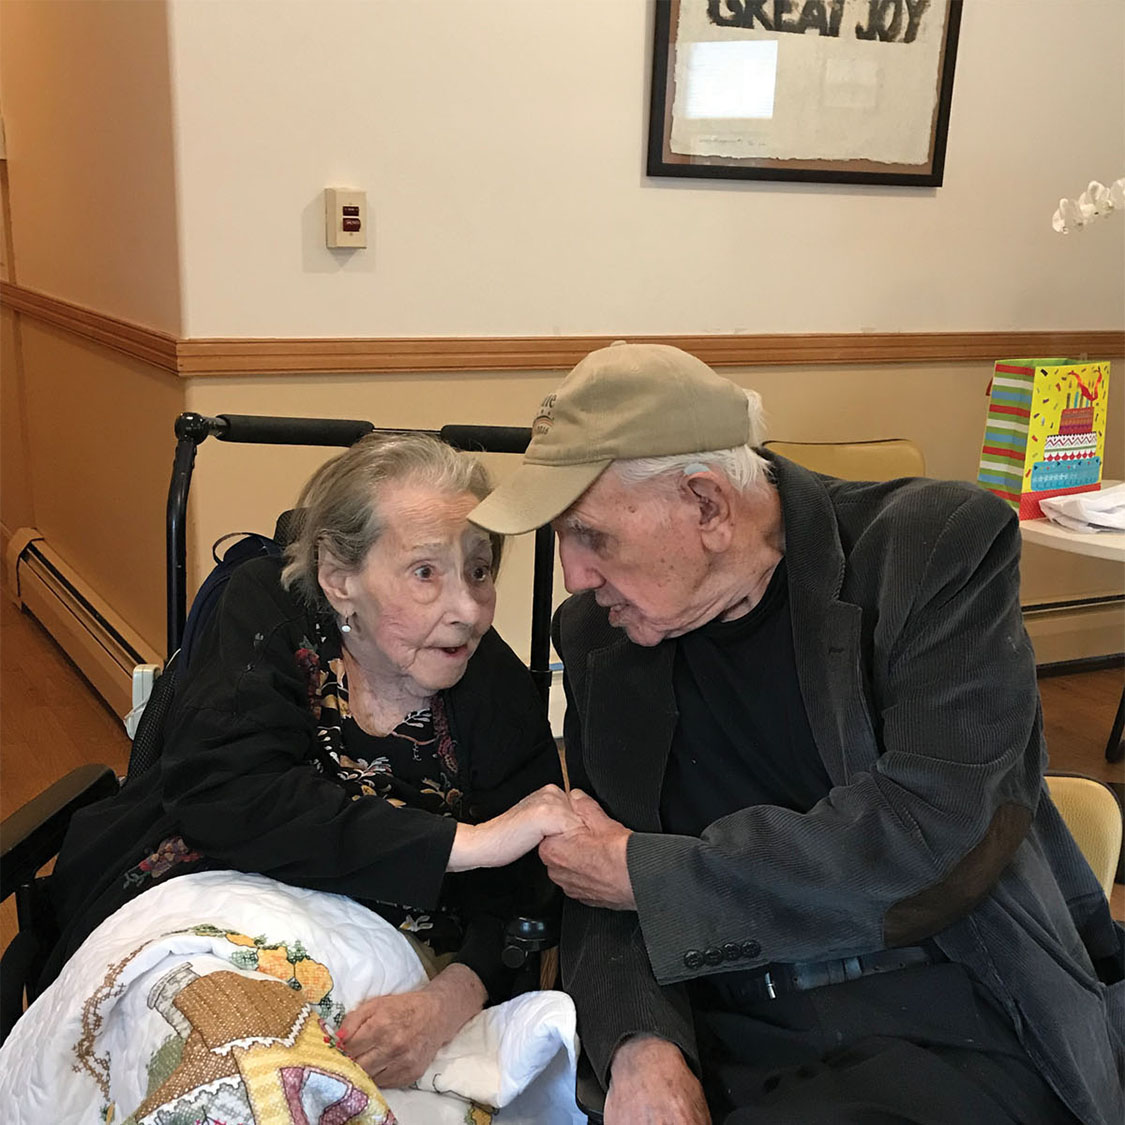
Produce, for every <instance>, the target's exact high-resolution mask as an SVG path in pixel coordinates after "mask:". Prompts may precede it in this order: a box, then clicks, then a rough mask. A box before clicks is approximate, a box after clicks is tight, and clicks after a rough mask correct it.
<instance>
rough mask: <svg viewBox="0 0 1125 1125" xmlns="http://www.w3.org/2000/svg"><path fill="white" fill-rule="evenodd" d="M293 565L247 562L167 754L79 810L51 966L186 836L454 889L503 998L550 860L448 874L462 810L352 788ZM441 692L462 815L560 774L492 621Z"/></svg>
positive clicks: (397, 891) (469, 945)
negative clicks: (168, 845) (326, 721)
mask: <svg viewBox="0 0 1125 1125" xmlns="http://www.w3.org/2000/svg"><path fill="white" fill-rule="evenodd" d="M280 567H281V563H280V561H279V560H276V559H257V560H254V561H252V562H248V563H246V564H244V565H243V566H241V567H240V568H239V569H238V570H237V571H236V572H235V574H234V575H233V576H232V577H231V579H230V582H229V583H228V584H227V587H226V589H225V590H224V592H223V595H222V598H221V601H220V603H219V605H218V606H217V608H216V610H215V612H214V614H213V616H212V618H211V620H210V621H208V622H207V623H206V625H205V626H204V628H203V631H202V633H201V635H200V637H199V640H198V643H197V645H196V647H195V650H194V652H193V655H192V663H191V667H190V668H189V669H188V670H187V673H186V674H185V679H184V682H183V683H182V684H181V685H180V686H179V688H178V691H177V697H176V702H175V705H174V707H173V710H172V712H171V714H170V716H169V719H168V725H167V731H168V735H167V740H166V743H165V746H164V750H163V753H162V755H161V758H160V761H159V763H158V765H156V766H154V767H153V768H152V769H150V770H149V771H148V772H147V773H145V774H142V775H141V776H140V777H139V778H137V779H135V780H134V781H132V782H130V783H129V784H128V785H126V786H125V787H124V789H123V790H122V791H121V793H120V794H118V795H117V796H116V797H113V798H110V799H109V800H107V801H103V802H100V803H99V804H97V805H94V806H91V807H90V808H89V809H87V810H83V811H82V812H80V813H79V814H78V815H77V816H76V817H75V819H74V822H73V824H72V826H71V828H70V831H69V832H68V834H67V838H66V840H65V842H64V845H63V848H62V851H61V853H60V856H59V862H58V865H57V867H56V874H55V878H54V879H53V880H52V885H51V891H52V898H53V901H54V902H55V904H56V911H57V913H58V915H59V917H60V918H62V919H63V920H64V937H65V940H64V942H63V948H62V950H61V956H57V957H56V958H55V962H56V964H55V966H54V967H53V968H54V971H57V967H58V966H61V964H62V959H63V958H65V956H69V954H70V952H72V951H73V950H74V949H75V948H76V947H77V945H78V944H79V943H80V942H81V941H82V940H83V939H84V938H85V937H86V935H88V934H89V933H90V932H91V931H92V930H93V929H94V927H95V926H97V925H98V923H100V922H101V921H102V920H103V919H104V918H106V917H108V915H109V914H110V913H112V912H113V910H115V909H116V908H117V907H118V906H119V905H121V903H123V902H124V901H126V900H127V899H128V898H130V897H132V896H133V894H135V893H136V892H135V890H132V889H131V887H130V886H126V885H124V881H123V875H124V872H126V871H128V870H130V869H131V868H132V867H133V866H134V865H135V864H136V863H137V862H138V861H139V860H140V859H141V858H143V857H144V856H146V855H148V854H150V852H151V851H152V850H153V849H154V848H155V847H156V846H157V845H158V844H159V843H160V842H161V841H162V840H164V839H166V838H168V837H170V836H176V835H180V836H182V837H183V839H184V841H185V843H186V844H187V845H188V846H189V847H191V848H193V849H196V850H198V851H200V852H202V853H203V854H204V856H205V857H206V859H207V863H208V865H209V866H211V867H221V868H229V869H232V870H238V871H252V872H260V873H262V874H264V875H269V876H271V877H273V878H275V879H278V880H280V881H282V882H286V883H291V884H293V885H295V886H301V887H309V888H312V889H317V890H325V891H331V892H334V893H336V894H346V895H349V896H351V897H352V898H356V899H359V900H361V901H363V900H368V901H376V900H377V901H386V902H393V903H397V904H400V905H404V906H411V907H417V908H419V909H423V910H424V909H433V908H435V907H437V906H438V905H439V904H447V903H448V902H450V901H451V900H453V901H455V902H456V903H457V905H458V906H459V907H460V908H461V909H462V912H463V913H464V914H465V915H466V917H467V923H468V924H467V932H466V938H465V943H464V945H463V947H462V949H461V951H460V953H459V955H458V959H459V960H461V961H463V962H465V963H466V964H468V965H469V966H470V967H471V968H473V969H474V970H475V971H476V972H477V973H478V974H479V975H480V976H481V978H482V979H483V980H484V981H485V984H486V986H487V987H488V988H489V992H490V995H491V996H492V997H493V998H494V999H495V998H497V997H498V995H502V994H503V991H504V973H503V970H502V968H501V966H500V960H499V954H500V943H501V941H502V937H503V927H504V922H505V921H506V919H507V918H508V917H511V916H514V915H515V914H519V913H526V912H528V911H531V910H534V909H536V908H537V907H539V906H540V905H541V902H542V899H543V898H544V896H545V894H546V892H545V890H544V888H545V887H546V885H547V884H546V880H545V876H544V873H543V869H542V866H541V864H540V863H539V861H538V858H537V857H536V856H535V854H534V853H532V854H531V855H530V856H525V857H524V859H523V860H521V861H518V862H517V863H516V864H513V865H511V866H510V867H507V868H502V869H498V870H495V871H486V870H481V871H472V872H465V873H462V874H458V875H446V873H445V866H446V863H447V861H448V859H449V852H450V848H451V847H452V843H453V835H454V832H455V829H456V822H455V821H453V820H452V819H449V818H446V817H440V816H437V815H435V814H433V813H429V812H424V811H421V810H417V809H410V808H397V807H395V806H393V805H391V804H389V803H388V802H386V801H384V800H382V799H380V798H378V797H368V798H362V799H359V800H353V799H352V798H351V797H350V796H349V794H348V793H347V792H345V790H344V789H343V788H342V787H341V786H340V785H338V784H337V783H336V782H335V781H334V780H333V779H332V778H331V777H329V776H327V775H326V774H323V773H320V772H317V771H316V770H315V769H314V768H313V766H312V762H313V760H314V758H315V757H316V753H315V732H316V723H315V719H314V717H313V714H312V711H311V710H310V706H309V698H308V684H307V680H306V677H305V674H304V673H303V672H302V670H301V669H300V667H299V666H298V661H297V659H296V656H295V654H296V653H297V652H298V650H300V649H301V648H303V647H304V646H305V645H306V644H307V639H308V637H310V636H311V635H313V630H314V626H315V625H316V621H315V620H314V619H313V617H312V616H311V615H310V613H309V611H308V610H307V609H306V608H305V607H304V606H302V605H301V604H300V603H299V602H298V601H297V600H296V599H295V598H294V597H293V596H292V595H290V594H289V593H288V592H286V591H285V590H284V589H283V588H282V586H281V584H280V581H279V574H280ZM322 628H323V623H322ZM443 695H444V702H445V704H446V713H447V716H448V718H449V723H450V728H451V734H452V735H453V737H454V739H455V741H456V743H457V746H458V751H459V754H460V757H461V761H462V764H463V772H464V775H465V776H466V777H467V779H468V784H467V792H466V795H465V799H464V801H463V808H464V809H465V810H466V816H465V819H467V820H469V821H472V822H477V821H482V820H487V819H489V818H490V817H492V816H495V815H496V814H497V813H500V812H502V811H504V810H505V809H507V808H509V807H510V806H511V805H513V804H515V803H516V802H517V801H519V800H520V799H521V798H522V797H524V796H526V795H527V794H528V793H530V792H532V791H533V790H535V789H537V788H539V787H540V786H542V785H546V784H547V783H549V782H553V783H555V784H558V785H561V784H562V776H561V768H560V765H559V758H558V753H557V750H556V748H555V743H554V740H553V739H552V737H551V732H550V727H549V725H548V723H547V720H546V716H545V715H544V713H543V707H542V703H541V701H540V698H539V695H538V693H537V692H536V689H535V686H534V684H533V682H532V680H531V677H530V675H529V674H528V672H527V669H526V668H525V667H524V665H523V664H522V663H521V662H520V661H519V659H518V658H517V657H516V656H515V654H514V653H513V652H512V651H511V649H509V648H508V646H507V645H506V644H505V643H504V642H503V641H502V640H501V639H500V637H499V635H498V634H497V633H496V632H495V631H492V630H490V631H489V632H488V633H487V634H486V635H485V636H484V637H483V638H482V640H481V643H480V645H479V646H478V648H477V651H476V652H475V653H474V654H473V656H472V658H471V659H470V660H469V664H468V667H467V669H466V671H465V675H464V676H463V677H462V679H461V680H460V682H459V683H457V684H456V685H455V686H454V687H452V688H450V689H449V690H448V691H447V692H445V693H443ZM51 975H53V973H52V974H51Z"/></svg>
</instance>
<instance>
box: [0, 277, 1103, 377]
mask: <svg viewBox="0 0 1125 1125" xmlns="http://www.w3.org/2000/svg"><path fill="white" fill-rule="evenodd" d="M0 304H3V305H4V306H6V307H8V308H11V309H13V310H14V311H16V312H18V313H21V314H22V315H24V316H27V317H31V318H33V319H35V320H38V321H41V322H43V323H45V324H50V325H52V326H53V327H55V328H61V329H62V330H64V331H66V332H70V333H72V334H73V335H75V336H80V337H83V338H84V339H87V340H92V341H93V342H94V343H97V344H101V345H103V346H105V347H107V348H112V349H113V350H114V351H118V352H122V353H124V354H125V355H128V356H132V357H133V358H135V359H140V360H143V361H144V362H145V363H149V364H152V365H153V366H155V367H158V368H161V369H163V370H165V371H170V372H172V373H173V374H176V375H181V376H185V377H192V378H195V377H201V376H224V375H225V376H243V375H290V374H291V375H310V374H312V375H316V374H333V375H336V374H356V375H358V374H364V375H386V374H394V373H397V372H408V371H409V372H458V371H460V372H469V371H547V370H565V369H567V368H569V367H573V366H574V364H576V363H577V362H578V361H579V360H580V359H581V358H582V357H583V356H584V355H586V353H587V352H590V351H592V350H593V349H594V348H598V347H602V346H603V345H605V344H608V343H611V342H612V341H613V340H615V339H618V338H619V337H618V336H614V335H605V336H487V337H472V336H448V337H446V336H426V337H404V338H394V337H371V338H357V339H347V338H343V337H324V338H317V339H309V338H297V337H293V338H276V339H232V340H222V339H214V340H211V339H179V338H177V337H174V336H170V335H168V334H166V333H164V332H157V331H155V330H154V329H151V328H145V327H143V326H141V325H138V324H132V323H130V322H128V321H124V320H119V319H117V318H116V317H111V316H106V315H105V314H104V313H99V312H94V311H93V310H92V309H86V308H82V307H81V306H79V305H74V304H71V303H70V302H68V301H61V300H59V299H58V298H56V297H50V296H48V295H47V294H45V293H38V292H36V291H34V290H32V289H26V288H24V287H23V286H20V285H15V284H12V283H10V282H0ZM629 339H630V340H632V341H634V342H647V343H661V344H675V345H676V346H677V347H681V348H684V349H685V350H686V351H689V352H691V353H692V354H693V355H697V356H698V357H699V358H700V359H702V360H704V361H705V362H706V363H709V364H711V365H712V366H715V367H757V366H765V365H769V366H773V367H780V366H785V365H794V364H873V363H941V362H966V361H992V360H995V359H999V358H1002V357H1004V356H1053V355H1058V356H1067V357H1073V358H1079V357H1081V356H1083V355H1088V356H1091V357H1093V358H1098V359H1101V358H1107V359H1112V358H1114V357H1119V356H1122V355H1125V333H1123V332H1121V331H1117V330H1113V329H1108V330H1106V329H1091V330H1088V331H1067V332H1031V331H1024V332H1019V331H1010V332H866V333H831V332H828V333H813V334H807V335H806V334H796V335H780V334H779V335H772V334H770V335H767V334H754V335H725V334H721V333H713V334H707V335H690V336H689V335H683V336H637V335H629Z"/></svg>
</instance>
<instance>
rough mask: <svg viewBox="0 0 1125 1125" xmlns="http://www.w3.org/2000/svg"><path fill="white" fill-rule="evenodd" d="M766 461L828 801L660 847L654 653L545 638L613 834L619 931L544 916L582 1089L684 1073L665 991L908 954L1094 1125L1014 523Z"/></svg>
mask: <svg viewBox="0 0 1125 1125" xmlns="http://www.w3.org/2000/svg"><path fill="white" fill-rule="evenodd" d="M767 456H768V455H767ZM769 459H770V461H771V464H772V467H773V473H774V479H775V481H776V484H777V487H778V489H779V492H780V495H781V502H782V511H783V516H784V521H785V538H786V561H787V569H788V582H789V596H790V604H791V607H792V620H793V637H794V644H795V649H796V662H797V671H798V676H799V679H800V687H801V694H802V697H803V699H804V702H805V708H806V710H807V712H808V717H809V722H810V724H811V727H812V731H813V735H814V737H815V739H816V744H817V748H818V750H819V752H820V755H821V758H822V760H823V762H824V765H825V768H826V770H827V772H828V775H829V777H830V778H831V780H832V784H833V788H832V790H831V792H830V793H829V794H828V796H827V797H826V798H825V799H824V800H822V801H821V802H819V803H818V804H817V805H816V806H815V807H814V808H813V809H811V810H810V811H809V812H807V813H805V814H798V813H794V812H792V811H789V810H786V809H782V808H778V807H774V806H768V805H761V806H755V807H752V808H747V809H743V810H741V811H740V812H737V813H734V814H732V815H730V816H727V817H724V818H722V819H721V820H718V821H716V822H715V823H714V824H711V825H710V826H709V827H708V828H707V829H706V830H705V831H704V833H703V835H702V837H701V838H698V839H697V838H694V837H686V836H674V835H670V834H664V833H662V832H661V825H660V816H659V802H660V790H661V784H662V781H663V776H664V769H665V764H666V761H667V755H668V751H669V747H670V745H671V740H672V735H673V731H674V729H675V724H676V719H677V715H676V710H675V702H674V699H673V692H672V659H673V653H674V647H673V644H672V643H668V642H666V643H662V644H660V645H657V646H655V647H653V648H642V647H640V646H638V645H635V644H633V643H631V642H630V641H629V640H628V638H627V637H626V636H625V635H624V633H622V632H620V631H619V630H615V629H613V628H612V627H611V626H610V625H609V624H608V621H607V619H606V612H605V611H604V610H603V609H601V608H600V607H599V606H598V605H597V604H596V602H595V601H594V599H593V596H592V595H591V594H590V593H585V594H580V595H577V596H575V597H573V598H570V599H568V601H566V602H565V603H564V604H563V605H562V607H561V608H560V609H559V611H558V613H557V614H556V618H555V622H554V639H555V645H556V647H557V649H558V651H559V653H560V654H561V656H562V658H563V661H564V664H565V668H566V675H565V680H566V691H567V715H566V723H565V735H566V750H567V764H568V768H569V773H570V780H571V784H572V785H575V786H580V787H582V788H585V789H587V791H588V792H590V793H592V794H593V795H594V796H595V797H596V798H597V799H598V800H599V801H600V802H601V803H602V805H603V806H604V808H605V809H606V811H607V812H608V813H609V814H610V815H611V816H613V817H615V818H616V819H618V820H620V821H621V822H623V823H624V824H625V825H627V826H628V827H629V828H631V829H633V830H634V834H633V835H632V836H631V837H630V840H629V846H628V863H629V873H630V876H631V879H632V884H633V889H634V893H635V897H636V901H637V911H636V912H635V913H634V912H632V911H612V910H600V909H591V908H589V907H585V906H582V905H581V904H579V903H575V902H570V901H568V902H567V905H566V911H565V915H564V925H563V940H562V970H563V982H564V986H565V987H566V988H567V990H568V991H569V992H571V994H572V995H573V996H574V999H575V1002H576V1004H577V1007H578V1014H579V1020H580V1031H581V1034H582V1037H583V1042H584V1044H585V1047H586V1050H587V1052H588V1053H589V1055H590V1058H591V1061H592V1062H593V1064H594V1066H595V1069H596V1070H597V1071H598V1072H599V1074H600V1075H601V1077H602V1078H603V1080H604V1079H605V1077H606V1072H607V1069H608V1065H609V1062H610V1058H611V1056H612V1053H613V1050H614V1049H615V1047H616V1046H617V1044H618V1043H619V1042H620V1041H621V1039H622V1038H623V1037H625V1036H627V1035H629V1034H632V1033H636V1032H652V1033H656V1034H659V1035H661V1036H663V1037H664V1038H666V1039H669V1040H671V1041H672V1042H675V1043H677V1044H678V1045H679V1046H680V1047H681V1048H682V1049H683V1050H684V1052H685V1053H686V1055H687V1056H688V1058H689V1059H691V1060H693V1061H696V1047H695V1039H694V1032H693V1028H692V1018H691V1011H690V1006H689V1003H688V999H687V995H686V990H685V989H684V987H683V986H682V985H681V984H680V983H679V982H682V981H686V980H689V979H691V978H693V977H698V976H703V975H705V974H707V973H711V972H717V971H729V970H731V969H737V968H746V969H752V968H755V967H758V966H761V965H764V964H767V963H769V962H774V961H781V962H785V961H807V960H821V959H827V958H832V957H844V956H852V955H856V954H861V953H865V952H871V951H874V950H879V949H884V948H888V947H893V946H898V945H910V944H914V943H916V942H918V941H920V940H921V939H923V938H926V937H933V938H934V939H935V940H936V942H937V944H938V945H939V946H940V948H941V949H942V950H943V952H944V953H945V954H946V955H947V956H948V957H949V958H950V959H951V960H953V961H957V962H960V963H962V964H964V965H966V966H967V967H968V968H969V970H970V971H971V972H972V973H973V974H974V975H975V976H976V978H977V979H978V980H980V981H981V982H982V983H983V984H984V985H985V986H987V987H988V988H989V989H990V990H991V991H992V992H993V993H994V995H995V996H996V997H997V998H998V1000H999V1001H1000V1003H1001V1004H1002V1006H1003V1008H1004V1009H1005V1010H1006V1011H1007V1012H1008V1014H1009V1016H1010V1017H1011V1019H1012V1023H1013V1025H1014V1026H1015V1028H1016V1030H1017V1032H1018V1034H1019V1036H1020V1039H1021V1041H1022V1042H1023V1044H1024V1046H1025V1048H1026V1050H1027V1051H1028V1053H1029V1054H1030V1056H1031V1057H1032V1059H1033V1060H1034V1061H1035V1063H1036V1065H1037V1066H1038V1067H1039V1069H1040V1070H1041V1072H1042V1073H1043V1074H1044V1075H1045V1076H1046V1078H1047V1080H1048V1082H1049V1083H1050V1084H1051V1086H1052V1088H1053V1089H1054V1090H1055V1091H1056V1092H1057V1093H1058V1094H1059V1096H1060V1097H1061V1098H1062V1099H1063V1101H1064V1102H1066V1104H1067V1105H1068V1106H1069V1107H1070V1109H1071V1110H1072V1112H1073V1113H1074V1114H1075V1115H1076V1116H1077V1117H1078V1118H1079V1119H1080V1120H1081V1121H1083V1122H1085V1123H1087V1125H1119V1122H1120V1120H1121V1111H1122V1066H1123V1046H1125V1030H1123V1023H1125V1021H1123V1018H1122V1017H1123V1011H1125V992H1123V989H1125V984H1122V983H1120V982H1119V981H1118V982H1117V983H1110V984H1107V983H1104V981H1106V980H1108V981H1114V980H1115V979H1116V978H1119V977H1120V974H1121V958H1122V948H1123V946H1122V943H1123V939H1125V932H1123V931H1122V928H1121V927H1120V926H1118V925H1116V924H1115V923H1114V922H1113V921H1112V920H1111V918H1110V915H1109V911H1108V907H1107V904H1106V900H1105V896H1104V894H1103V893H1102V891H1101V888H1100V886H1099V884H1098V883H1097V881H1096V879H1095V878H1094V876H1093V873H1092V872H1091V871H1090V869H1089V867H1088V866H1087V865H1086V863H1085V861H1084V860H1083V859H1082V857H1081V854H1080V853H1079V852H1078V849H1077V847H1076V846H1075V844H1074V842H1073V840H1072V839H1071V838H1070V836H1069V834H1068V833H1067V831H1066V829H1065V827H1064V825H1063V823H1062V821H1061V819H1060V817H1059V815H1058V812H1057V811H1056V810H1055V808H1054V806H1053V805H1052V804H1051V801H1050V799H1049V797H1048V796H1047V794H1046V790H1045V787H1044V785H1043V780H1042V775H1043V769H1044V767H1045V764H1046V750H1045V746H1044V741H1043V729H1042V718H1041V714H1040V710H1039V698H1038V691H1037V688H1036V681H1035V662H1034V657H1033V654H1032V651H1031V645H1030V643H1029V641H1028V638H1027V634H1026V632H1025V630H1024V627H1023V621H1022V617H1021V612H1020V605H1019V556H1020V536H1019V528H1018V523H1017V521H1016V519H1015V517H1014V514H1013V513H1012V512H1011V511H1010V510H1009V509H1008V508H1007V507H1006V506H1005V505H1004V504H1003V503H1002V502H1001V501H999V500H997V499H996V498H995V497H993V496H992V495H990V494H989V493H987V492H984V491H983V490H981V489H979V488H977V487H975V486H973V485H967V484H957V483H950V482H938V481H927V480H900V481H892V482H888V483H885V484H865V483H855V482H847V481H840V480H835V479H832V478H829V477H822V476H819V475H816V474H813V473H810V472H808V471H806V470H805V469H803V468H801V467H799V466H797V465H795V464H793V463H792V462H789V461H786V460H784V459H783V458H780V457H776V456H770V457H769ZM747 690H748V691H752V690H753V684H747ZM708 951H712V952H711V954H710V957H709V960H710V962H711V963H708V957H707V954H708ZM714 951H722V953H723V959H722V960H721V962H720V963H719V964H714V961H715V960H716V957H715V953H714ZM701 953H702V954H704V956H703V957H700V954H701ZM736 953H737V956H735V954H736ZM732 958H733V960H732ZM701 961H702V963H700V962H701Z"/></svg>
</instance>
